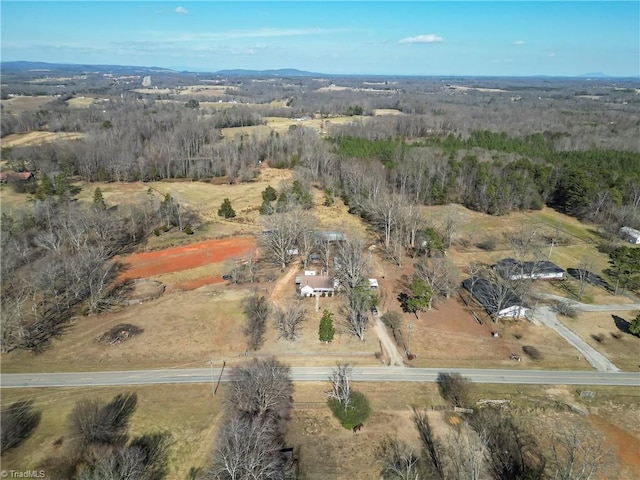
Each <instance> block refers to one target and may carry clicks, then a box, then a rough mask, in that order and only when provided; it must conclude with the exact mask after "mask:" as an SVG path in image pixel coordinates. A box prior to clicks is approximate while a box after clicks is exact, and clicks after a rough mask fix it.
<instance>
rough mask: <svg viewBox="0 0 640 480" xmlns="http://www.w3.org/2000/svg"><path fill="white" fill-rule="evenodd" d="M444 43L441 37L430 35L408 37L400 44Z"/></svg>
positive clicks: (400, 41)
mask: <svg viewBox="0 0 640 480" xmlns="http://www.w3.org/2000/svg"><path fill="white" fill-rule="evenodd" d="M442 41H444V39H443V38H442V37H441V36H440V35H436V34H435V33H429V34H427V35H418V36H416V37H407V38H403V39H402V40H399V41H398V43H439V42H442Z"/></svg>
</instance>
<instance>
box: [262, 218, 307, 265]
mask: <svg viewBox="0 0 640 480" xmlns="http://www.w3.org/2000/svg"><path fill="white" fill-rule="evenodd" d="M304 215H305V213H304V212H303V211H302V210H301V209H300V208H293V209H291V210H288V211H286V212H283V213H275V214H273V215H267V216H265V217H262V224H263V227H264V231H263V233H262V236H261V238H260V243H261V245H262V247H263V248H264V249H265V252H266V253H267V255H268V256H269V257H270V258H271V259H272V260H273V261H274V262H276V263H277V264H278V265H280V267H281V268H282V269H283V270H284V269H285V268H286V266H287V265H288V264H289V263H290V262H291V259H292V258H293V256H294V255H295V251H296V250H298V241H299V237H300V225H301V222H302V218H303V217H304Z"/></svg>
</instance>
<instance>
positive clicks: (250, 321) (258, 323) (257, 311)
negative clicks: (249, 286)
mask: <svg viewBox="0 0 640 480" xmlns="http://www.w3.org/2000/svg"><path fill="white" fill-rule="evenodd" d="M242 310H243V312H244V315H245V319H246V325H245V327H244V330H243V332H244V334H245V336H246V337H247V343H248V346H249V348H250V349H251V350H259V349H260V347H261V346H262V342H263V341H264V332H265V331H266V329H267V317H268V316H269V310H270V309H269V304H268V302H267V298H266V297H265V296H264V295H259V294H258V293H257V292H253V293H252V294H250V295H249V296H248V297H246V298H245V299H244V302H243V307H242Z"/></svg>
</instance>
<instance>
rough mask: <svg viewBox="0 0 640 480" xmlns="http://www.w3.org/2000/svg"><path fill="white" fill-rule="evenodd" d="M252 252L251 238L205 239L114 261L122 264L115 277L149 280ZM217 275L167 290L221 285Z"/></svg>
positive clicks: (120, 279)
mask: <svg viewBox="0 0 640 480" xmlns="http://www.w3.org/2000/svg"><path fill="white" fill-rule="evenodd" d="M254 249H255V241H254V240H253V239H250V238H246V237H245V238H242V237H235V238H227V239H222V240H206V241H202V242H196V243H192V244H189V245H182V246H178V247H171V248H166V249H164V250H158V251H153V252H143V253H134V254H131V255H126V256H124V257H119V258H117V259H116V260H118V261H119V262H121V263H123V264H124V265H125V268H124V270H123V271H122V273H121V274H120V275H119V276H118V281H119V282H125V281H127V280H130V279H136V278H150V277H154V276H158V275H162V274H167V273H171V272H179V271H183V270H190V269H195V268H198V267H202V266H206V265H213V264H216V263H221V262H224V261H225V260H233V259H238V258H242V257H244V256H246V255H247V254H248V253H249V252H251V251H253V250H254ZM220 282H222V279H221V278H220V277H218V276H215V277H212V276H210V275H206V276H202V277H200V278H197V279H191V280H189V281H186V282H181V283H177V284H175V285H168V287H169V289H180V290H190V289H195V288H199V287H201V286H203V285H207V284H212V283H220Z"/></svg>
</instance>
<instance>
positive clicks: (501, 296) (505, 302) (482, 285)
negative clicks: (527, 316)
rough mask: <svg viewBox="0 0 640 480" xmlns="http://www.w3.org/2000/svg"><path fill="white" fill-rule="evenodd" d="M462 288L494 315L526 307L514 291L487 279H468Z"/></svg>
mask: <svg viewBox="0 0 640 480" xmlns="http://www.w3.org/2000/svg"><path fill="white" fill-rule="evenodd" d="M462 286H463V287H464V288H465V289H466V290H468V291H469V292H470V293H471V295H472V296H473V298H475V299H476V300H477V301H478V303H480V305H482V306H483V307H484V309H485V310H486V311H487V312H489V313H490V314H492V315H495V314H496V313H500V311H503V310H505V309H508V308H511V307H526V305H525V304H524V303H523V302H522V299H521V298H520V297H518V295H517V294H516V293H515V292H514V291H513V290H511V289H509V288H507V287H504V286H499V285H496V284H494V283H491V282H490V281H489V280H487V279H486V278H480V277H471V278H467V279H466V280H464V281H463V282H462ZM498 310H499V311H498Z"/></svg>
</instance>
